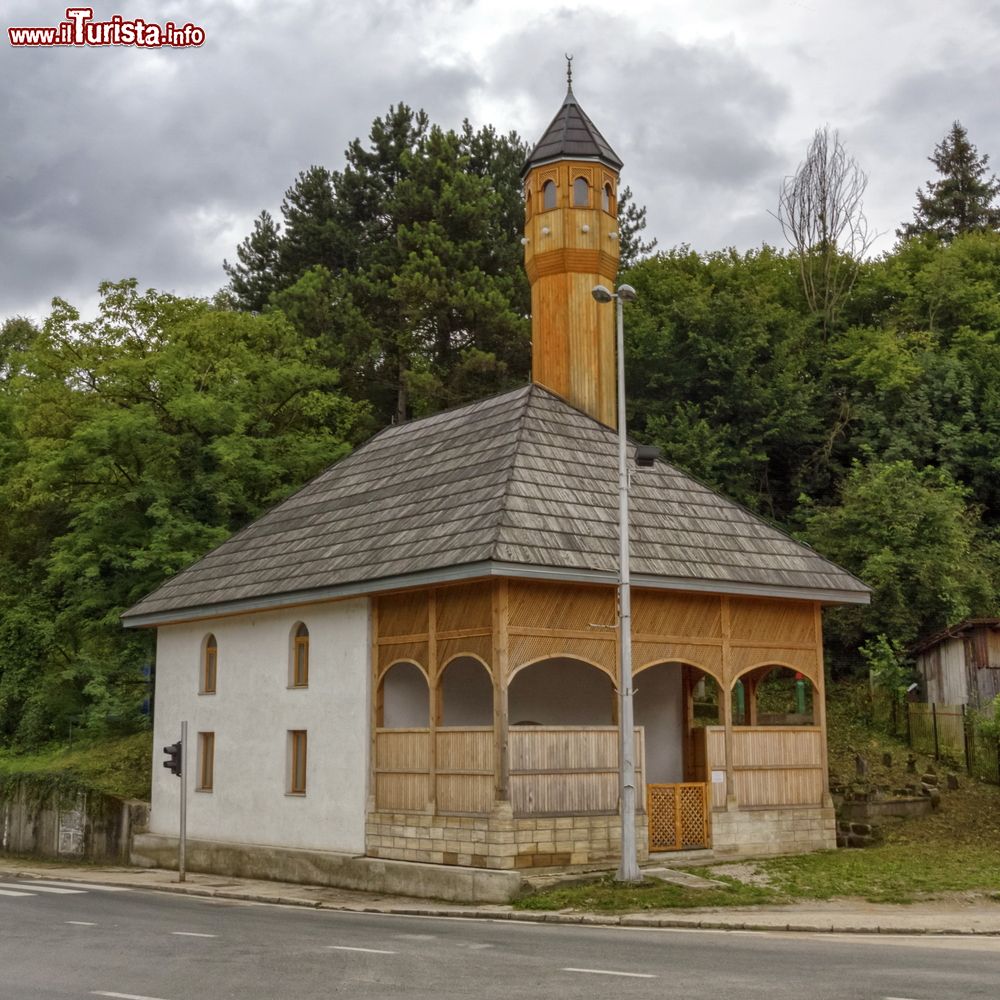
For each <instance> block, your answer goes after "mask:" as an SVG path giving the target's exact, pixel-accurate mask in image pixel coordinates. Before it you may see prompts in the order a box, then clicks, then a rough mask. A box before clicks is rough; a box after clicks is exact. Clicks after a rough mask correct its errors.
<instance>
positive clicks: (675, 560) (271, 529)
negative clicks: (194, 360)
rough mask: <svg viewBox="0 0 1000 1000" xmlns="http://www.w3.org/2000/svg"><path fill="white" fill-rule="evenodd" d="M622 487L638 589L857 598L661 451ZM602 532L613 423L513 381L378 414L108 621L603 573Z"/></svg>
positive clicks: (605, 549)
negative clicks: (388, 417)
mask: <svg viewBox="0 0 1000 1000" xmlns="http://www.w3.org/2000/svg"><path fill="white" fill-rule="evenodd" d="M630 496H631V545H632V548H631V554H632V573H633V581H634V583H635V584H637V585H640V586H659V587H673V588H677V589H684V590H702V591H704V590H710V591H717V592H728V593H759V594H763V595H768V594H770V595H773V596H789V597H802V598H807V599H812V600H827V601H830V602H837V603H841V602H848V603H867V600H868V594H869V591H868V588H867V587H865V585H864V584H862V583H861V582H860V581H859V580H857V579H856V578H855V577H853V576H851V575H850V574H849V573H847V572H846V571H845V570H843V569H840V568H839V567H838V566H835V565H834V564H833V563H831V562H829V561H827V560H826V559H824V558H822V556H820V555H818V554H817V553H816V552H814V551H813V550H812V549H810V548H808V547H807V546H805V545H801V544H799V543H798V542H796V541H794V540H793V539H792V538H790V537H789V536H788V535H786V534H785V533H784V532H782V531H780V530H779V529H778V528H775V527H773V526H772V525H770V524H769V523H767V522H766V521H764V520H762V519H760V518H758V517H756V516H755V515H753V514H751V513H750V512H749V511H748V510H746V509H745V508H743V507H741V506H740V505H738V504H736V503H733V502H732V501H730V500H727V499H725V498H724V497H722V496H720V495H719V494H718V493H716V492H714V491H713V490H711V489H709V488H708V487H707V486H704V485H703V484H701V483H699V482H697V481H696V480H694V479H692V478H691V477H690V476H688V475H686V474H685V473H683V472H681V471H680V470H678V469H676V468H674V467H672V466H671V465H669V464H667V463H665V462H657V464H656V466H655V467H654V468H653V469H649V470H645V469H644V470H642V471H639V472H637V473H635V475H634V476H633V483H632V489H631V493H630ZM617 530H618V507H617V436H616V433H615V432H614V431H613V430H611V429H610V428H608V427H605V426H604V425H603V424H600V423H598V422H597V421H595V420H593V419H592V418H591V417H589V416H587V415H586V414H584V413H582V412H580V411H579V410H576V409H574V408H573V407H572V406H570V405H569V404H568V403H566V402H565V401H564V400H562V399H561V398H559V397H558V396H555V395H553V394H552V393H550V392H548V391H547V390H546V389H543V388H541V387H540V386H537V385H529V386H525V387H524V388H521V389H516V390H514V391H513V392H508V393H504V394H503V395H499V396H493V397H491V398H489V399H485V400H481V401H479V402H476V403H472V404H470V405H468V406H463V407H461V408H459V409H455V410H451V411H447V412H444V413H439V414H436V415H435V416H432V417H427V418H425V419H422V420H417V421H414V422H412V423H408V424H403V425H400V426H396V427H390V428H387V429H386V430H384V431H382V432H381V433H380V434H378V435H376V436H375V437H374V438H372V439H371V440H370V441H369V442H368V443H367V444H365V445H364V446H362V447H360V448H358V449H357V450H356V451H355V452H354V453H353V454H351V455H350V456H348V457H347V458H345V459H343V460H342V461H340V462H338V463H337V464H336V465H333V466H331V467H330V468H329V469H327V470H326V471H325V472H322V473H321V474H320V475H318V476H317V477H316V478H315V479H313V480H312V481H311V482H310V483H308V484H307V485H306V486H304V487H303V488H302V489H301V490H299V491H298V492H297V493H295V494H294V495H293V496H291V497H289V498H288V499H287V500H285V501H283V502H282V503H280V504H278V505H277V506H276V507H274V508H273V509H272V510H270V511H268V512H267V513H266V514H264V515H263V516H262V517H260V518H258V519H257V520H256V521H254V522H253V523H252V524H250V525H248V526H247V527H246V528H244V529H242V530H241V531H239V532H237V533H236V534H235V535H233V536H232V537H231V538H230V539H228V540H227V541H226V542H224V543H223V544H222V545H220V546H219V547H218V548H216V549H215V550H213V551H212V552H210V553H209V554H208V555H206V556H205V557H204V558H202V559H200V560H199V561H198V562H196V563H195V564H194V565H192V566H190V567H189V568H187V569H185V570H183V571H182V572H180V573H178V574H177V575H176V576H173V577H172V578H170V579H169V580H167V581H166V582H165V583H164V584H163V585H162V586H161V587H159V589H157V590H156V591H154V592H153V593H151V594H150V595H149V596H147V597H145V598H144V599H143V600H141V601H140V602H139V603H138V604H136V605H135V606H134V607H133V608H131V609H130V610H129V611H127V612H126V613H125V615H124V616H123V619H124V621H125V623H126V624H128V625H149V624H157V623H160V622H164V621H176V620H183V619H185V618H193V617H200V616H203V615H210V614H220V613H228V612H229V611H232V610H240V609H249V608H263V607H274V606H280V605H288V604H294V603H300V602H303V601H306V600H318V599H323V598H324V597H334V596H344V595H347V594H351V593H366V592H373V591H377V590H385V589H390V588H392V587H400V586H406V585H407V584H412V585H422V584H424V583H429V582H433V581H436V580H446V579H463V578H472V577H476V576H485V575H512V576H513V575H516V576H536V577H544V578H547V579H563V580H579V581H586V580H593V581H594V582H610V581H613V580H614V579H615V578H616V571H617V551H618V549H617V537H618V536H617Z"/></svg>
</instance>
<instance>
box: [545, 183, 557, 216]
mask: <svg viewBox="0 0 1000 1000" xmlns="http://www.w3.org/2000/svg"><path fill="white" fill-rule="evenodd" d="M555 207H556V182H555V181H546V182H545V183H544V184H543V185H542V210H543V211H545V212H548V211H550V210H551V209H553V208H555Z"/></svg>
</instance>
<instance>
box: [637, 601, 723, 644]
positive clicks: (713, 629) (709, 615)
mask: <svg viewBox="0 0 1000 1000" xmlns="http://www.w3.org/2000/svg"><path fill="white" fill-rule="evenodd" d="M632 632H633V633H634V634H636V635H649V636H654V635H662V636H684V637H686V638H691V639H717V638H719V637H721V635H722V604H721V602H720V600H719V598H718V597H705V596H702V595H700V594H677V593H673V592H671V591H662V590H661V591H656V590H635V591H633V592H632Z"/></svg>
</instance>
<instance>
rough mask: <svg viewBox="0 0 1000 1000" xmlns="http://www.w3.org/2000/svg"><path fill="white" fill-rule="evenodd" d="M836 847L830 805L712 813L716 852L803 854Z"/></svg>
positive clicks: (749, 854) (741, 855)
mask: <svg viewBox="0 0 1000 1000" xmlns="http://www.w3.org/2000/svg"><path fill="white" fill-rule="evenodd" d="M836 846H837V821H836V817H835V815H834V811H833V807H832V806H830V807H826V806H784V807H782V808H774V809H739V810H733V811H731V812H730V811H719V812H713V813H712V847H713V849H714V850H715V853H716V854H718V855H723V856H727V857H732V856H737V857H752V856H756V855H761V854H805V853H806V852H808V851H822V850H832V849H833V848H835V847H836Z"/></svg>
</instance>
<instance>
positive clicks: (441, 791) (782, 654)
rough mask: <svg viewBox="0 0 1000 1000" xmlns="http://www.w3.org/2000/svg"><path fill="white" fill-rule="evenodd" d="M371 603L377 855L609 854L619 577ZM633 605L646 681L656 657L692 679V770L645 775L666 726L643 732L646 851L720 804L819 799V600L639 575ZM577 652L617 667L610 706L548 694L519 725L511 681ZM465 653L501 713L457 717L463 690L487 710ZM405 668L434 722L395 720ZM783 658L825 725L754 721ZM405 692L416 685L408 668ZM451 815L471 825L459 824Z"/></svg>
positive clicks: (684, 747)
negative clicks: (560, 719)
mask: <svg viewBox="0 0 1000 1000" xmlns="http://www.w3.org/2000/svg"><path fill="white" fill-rule="evenodd" d="M375 605H376V606H375V612H374V629H373V650H372V653H373V655H372V661H373V676H372V690H373V699H372V753H371V767H372V771H371V776H370V789H371V794H370V799H369V812H370V819H371V822H370V831H372V833H371V835H370V837H369V853H372V854H377V855H378V856H385V857H403V858H406V859H410V860H431V861H443V862H444V863H458V864H463V863H464V864H476V863H481V864H483V865H484V866H488V867H515V866H516V867H523V866H528V865H537V864H552V863H564V864H578V863H579V864H582V863H589V862H593V861H596V860H599V859H603V858H605V857H611V856H613V855H614V853H615V850H616V845H615V836H616V828H617V824H618V819H617V817H618V751H617V738H616V736H617V726H616V720H617V712H616V706H617V696H616V694H615V691H616V688H617V685H618V682H619V680H618V663H617V649H618V643H617V635H616V632H615V628H614V623H615V595H614V591H613V588H610V587H572V586H567V585H564V584H555V583H551V584H549V583H545V584H540V583H536V582H523V581H517V580H506V579H498V580H487V581H483V582H481V583H476V584H472V585H468V584H466V585H462V586H444V587H438V588H433V589H429V590H423V591H411V592H406V593H400V594H392V595H384V596H381V597H379V598H378V599H377V600H376V602H375ZM633 616H634V617H633V621H634V634H633V648H634V660H635V664H636V669H635V671H634V675H633V676H634V677H635V678H636V679H637V681H636V683H638V685H639V687H640V688H642V687H643V684H644V681H643V677H642V675H643V673H644V672H645V671H646V670H651V671H652V670H653V668H658V669H659V670H661V671H663V670H667V672H668V673H669V672H670V671H675V672H677V674H678V677H682V678H683V679H682V680H679V684H680V685H681V689H682V690H683V705H684V708H683V714H682V715H681V716H680V717H679V718H678V719H677V727H676V732H673V735H672V736H671V737H670V738H671V739H674V738H676V740H677V742H678V747H679V750H678V753H679V754H682V757H683V761H682V765H680V764H679V765H678V768H679V769H682V773H677V774H676V775H675V777H674V780H671V781H667V782H664V781H662V780H661V778H660V777H657V776H656V775H653V776H651V775H650V774H649V769H648V767H647V747H648V744H649V741H650V740H651V739H653V740H656V739H661V740H662V738H663V733H662V732H661V731H660V730H662V729H663V728H664V727H662V726H661V727H658V728H657V730H656V731H655V732H654V730H653V729H645V728H644V727H642V726H637V728H636V732H635V739H636V756H635V759H636V762H637V793H638V794H637V803H638V811H639V812H640V813H641V814H642V821H641V822H640V824H638V825H639V826H640V827H641V828H642V829H643V831H644V834H645V835H644V836H643V838H642V841H643V843H642V851H643V852H645V851H646V850H647V849H655V850H661V849H672V848H678V849H679V848H682V847H690V846H707V845H708V843H710V842H711V836H712V817H713V815H721V814H724V813H739V812H743V811H747V810H749V811H753V810H772V811H773V810H774V809H802V808H805V809H813V810H825V808H826V807H827V806H828V804H829V797H828V790H827V784H826V781H827V779H826V739H825V718H824V710H823V706H824V702H823V674H822V652H821V651H822V644H821V622H820V608H819V605H818V604H816V603H813V602H802V601H787V600H786V601H779V600H764V599H758V598H743V597H729V596H726V595H699V594H684V593H676V592H670V591H642V590H637V591H636V592H635V594H634V597H633ZM565 659H572V660H574V661H581V662H582V663H583V664H586V665H587V667H588V668H592V669H593V670H596V671H598V672H600V673H601V674H602V675H604V676H605V677H606V679H607V681H610V684H608V685H607V689H606V692H607V699H606V704H603V703H601V705H600V706H599V707H600V712H601V713H603V714H604V720H603V724H602V722H601V720H598V719H595V720H593V721H588V722H586V723H581V724H574V725H560V724H551V719H549V718H546V717H545V714H546V713H545V706H544V705H541V706H540V707H538V709H537V711H536V712H533V713H532V714H533V715H534V714H537V715H538V716H539V718H537V719H533V720H532V724H530V725H517V724H512V723H511V720H510V718H509V715H510V711H509V707H510V703H511V697H512V696H511V689H512V686H513V688H514V690H515V696H516V688H517V684H518V683H519V681H518V679H517V678H518V675H519V674H520V672H521V671H522V670H524V669H526V668H528V667H535V668H537V669H545V665H546V663H548V662H555V661H556V660H565ZM459 661H462V662H464V663H465V665H466V668H468V670H467V671H466V673H464V674H461V676H462V677H463V678H465V679H466V680H465V683H466V685H468V683H469V682H470V679H471V680H475V683H476V684H481V686H482V699H485V700H483V701H482V703H481V704H480V705H479V707H478V712H479V714H480V715H481V716H482V717H483V721H484V722H485V721H487V720H488V721H489V722H491V723H492V724H480V725H467V724H466V725H463V724H453V722H454V718H453V717H454V716H455V715H456V712H457V710H456V708H455V705H456V704H459V703H461V705H462V706H463V710H464V711H466V712H470V713H472V714H473V715H474V714H475V711H474V706H471V707H470V705H471V703H470V699H469V692H468V691H467V690H465V689H462V690H456V689H455V686H454V682H453V681H449V679H448V671H449V668H450V667H452V666H453V665H454V664H456V663H458V662H459ZM470 664H471V666H470ZM400 665H406V667H407V669H409V671H410V674H411V675H413V676H419V677H421V678H422V681H421V682H419V684H418V687H419V688H420V690H419V691H417V694H416V695H412V697H415V698H418V699H419V698H424V697H425V698H426V701H425V702H423V704H424V705H425V706H426V707H425V708H424V709H419V704H418V709H419V711H416V715H417V716H419V715H420V713H421V712H423V713H425V714H424V716H423V717H424V719H425V720H426V723H425V724H423V725H400V724H398V722H397V723H395V724H393V719H392V715H393V710H392V707H391V705H390V704H389V702H391V698H389V699H388V701H387V684H386V680H387V678H388V677H390V675H391V672H392V671H393V669H394V668H396V667H398V666H400ZM774 666H780V667H784V668H788V669H791V670H795V671H797V672H798V673H797V676H798V677H799V678H802V679H803V681H808V682H809V683H810V684H811V686H812V704H813V713H814V715H813V718H812V722H813V723H814V724H813V725H788V724H784V725H759V724H755V723H757V722H758V721H760V720H758V713H757V708H756V697H755V693H756V688H757V685H758V682H759V681H760V680H761V678H762V677H763V675H764V673H765V671H766V670H768V669H770V668H771V667H774ZM469 670H471V673H469V672H468V671H469ZM416 671H419V675H417V674H416ZM458 673H460V672H456V674H455V675H456V676H457V675H458ZM480 673H481V677H480V679H478V680H476V679H475V677H474V676H473V675H475V674H480ZM651 676H652V675H651ZM699 678H708V679H709V680H710V682H711V683H712V684H714V685H715V689H716V691H717V696H716V708H717V715H718V718H717V720H716V722H717V724H707V725H706V724H703V720H699V719H696V718H695V706H694V689H695V686H696V684H697V681H698V679H699ZM738 682H739V686H740V688H741V692H740V696H741V699H742V698H743V697H746V698H747V699H748V703H747V706H746V709H745V711H744V712H743V714H742V717H737V714H736V709H735V708H734V704H735V701H734V699H735V695H734V691H735V689H736V687H737V683H738ZM420 685H425V687H423V686H420ZM449 685H451V686H449ZM648 689H649V690H655V684H653V685H651V686H649V688H648ZM410 690H411V692H412V691H416V688H414V687H413V682H412V677H411V683H410ZM421 692H424V693H423V694H422V693H421ZM390 694H391V688H390ZM564 697H565V698H567V699H572V698H573V697H574V693H573V692H572V691H567V692H566V693H565V695H564ZM602 697H603V696H602ZM449 699H451V701H449ZM515 700H516V698H515ZM411 708H412V706H411ZM592 710H593V709H592ZM457 714H460V713H457ZM556 714H558V713H556ZM762 718H763V715H762ZM790 719H792V716H787V718H786V721H787V720H790ZM410 721H413V720H410ZM515 721H516V720H515ZM446 723H447V724H446ZM737 723H745V724H737ZM657 787H659V788H660V789H663V791H661V792H660V793H656V792H655V789H656V788H657ZM657 794H659V798H657ZM649 796H652V797H649ZM654 800H655V802H656V805H655V807H653V806H651V807H650V808H649V809H648V813H647V802H649V803H653V802H654ZM668 800H669V802H668ZM664 803H667V804H664ZM682 814H683V816H686V817H687V819H686V820H684V822H681V819H679V818H678V817H681V815H682ZM699 815H700V816H701V820H700V823H701V825H700V828H699V826H698V821H697V819H696V817H697V816H699ZM762 815H763V814H762ZM591 820H592V821H593V822H590V821H591ZM647 820H648V821H649V822H650V826H649V829H648V830H647V829H646V827H647ZM810 822H811V821H810ZM730 825H731V824H730ZM699 829H700V832H698V831H699ZM456 830H457V831H469V832H468V834H467V836H466V835H464V834H462V835H451V834H452V833H454V831H456ZM449 831H451V833H449ZM647 835H648V839H647ZM463 836H465V839H463ZM647 845H648V846H647Z"/></svg>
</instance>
